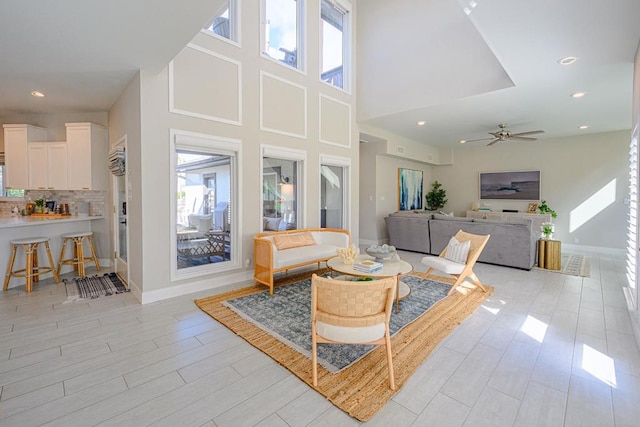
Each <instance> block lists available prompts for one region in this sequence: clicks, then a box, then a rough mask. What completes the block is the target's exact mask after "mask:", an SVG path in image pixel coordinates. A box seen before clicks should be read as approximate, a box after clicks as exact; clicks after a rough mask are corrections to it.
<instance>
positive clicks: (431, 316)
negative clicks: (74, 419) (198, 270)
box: [195, 270, 493, 421]
mask: <svg viewBox="0 0 640 427" xmlns="http://www.w3.org/2000/svg"><path fill="white" fill-rule="evenodd" d="M324 272H326V271H324V270H323V271H318V272H316V273H317V274H322V273H324ZM310 276H311V273H309V272H307V273H302V274H298V275H291V276H289V277H288V278H285V279H282V280H279V281H278V282H277V283H276V286H286V285H288V284H291V283H294V282H297V281H300V280H303V279H305V278H308V277H310ZM430 278H431V279H433V277H430ZM485 287H486V288H487V292H486V293H485V292H482V290H480V289H477V288H475V287H474V286H472V285H469V287H467V288H461V287H458V290H457V291H456V292H454V293H453V294H452V295H450V296H449V297H447V298H445V299H443V300H441V301H440V302H438V303H437V304H435V305H434V306H433V307H431V308H430V309H429V311H427V312H426V313H425V314H424V315H422V316H421V317H419V318H418V319H416V320H415V321H413V322H412V323H410V324H409V325H407V326H405V327H404V328H403V329H402V330H401V331H400V332H398V333H397V334H396V335H394V336H393V337H392V338H391V349H392V352H393V367H394V372H395V380H396V390H391V389H390V388H389V374H388V370H387V360H386V355H385V350H384V347H377V348H376V349H374V350H373V351H372V352H370V353H369V354H367V355H366V356H365V357H363V358H362V359H360V360H358V361H357V362H355V363H354V364H353V365H351V366H349V367H347V368H345V369H343V370H342V371H340V372H338V373H335V374H332V373H330V372H329V371H327V370H326V369H325V368H324V367H322V366H318V386H317V387H313V385H312V378H311V360H310V359H309V358H308V357H306V356H304V355H302V354H301V353H299V352H297V351H295V350H294V349H293V348H291V347H289V346H288V345H286V344H285V343H283V342H281V341H279V340H278V339H276V338H274V337H273V336H271V335H269V334H268V333H267V332H265V331H263V330H262V329H260V328H259V327H257V326H255V325H253V324H252V323H250V322H248V321H246V320H245V319H243V318H242V317H240V316H239V315H238V314H236V313H235V312H234V311H232V310H231V309H229V308H227V307H225V306H224V305H223V302H224V301H226V300H228V299H233V298H239V297H242V296H245V295H250V294H253V293H256V292H263V291H265V287H264V286H260V285H255V286H251V287H247V288H243V289H238V290H235V291H231V292H227V293H224V294H220V295H214V296H211V297H207V298H202V299H199V300H196V301H195V303H196V305H197V306H198V307H199V308H200V309H201V310H203V311H204V312H205V313H207V314H209V315H210V316H211V317H213V318H214V319H216V320H217V321H218V322H220V323H222V324H223V325H225V326H226V327H227V328H229V329H230V330H232V331H233V332H235V333H236V334H237V335H239V336H240V337H242V338H244V339H245V340H246V341H247V342H249V343H250V344H251V345H253V346H254V347H256V348H257V349H259V350H261V351H262V352H264V353H265V354H267V355H268V356H270V357H271V358H273V359H274V360H275V361H276V362H278V363H279V364H280V365H282V366H284V367H285V368H287V369H288V370H289V371H291V373H293V374H294V375H296V376H297V377H298V378H300V379H301V380H303V381H304V382H306V383H307V384H308V385H309V386H310V387H312V388H314V389H315V390H316V391H318V392H319V393H320V394H322V395H323V396H325V397H326V398H327V399H328V400H329V401H331V402H332V403H333V404H334V405H336V406H337V407H338V408H340V409H341V410H343V411H344V412H346V413H347V414H349V415H350V416H352V417H354V418H356V419H357V420H360V421H366V420H369V419H370V418H371V417H373V416H374V415H375V414H376V413H377V412H378V411H379V410H380V409H381V408H382V407H383V406H384V405H385V404H386V403H387V402H388V401H389V400H390V399H391V398H392V397H393V395H394V394H395V393H396V392H397V391H398V390H400V389H401V388H402V386H403V385H404V384H405V383H406V382H407V380H408V379H409V378H410V377H411V375H412V374H413V373H414V372H415V370H416V369H417V368H418V366H420V365H421V364H422V363H423V362H424V361H425V360H426V358H427V357H428V356H429V355H430V354H431V352H432V351H433V350H434V349H435V347H436V346H437V345H438V344H439V343H440V341H442V339H443V338H445V337H446V336H447V335H448V334H449V333H450V332H451V331H452V330H453V329H455V328H456V327H457V326H458V325H459V324H460V323H461V322H462V321H463V320H464V319H465V318H466V317H467V316H469V315H470V314H471V313H473V312H474V311H475V310H476V308H478V307H479V306H480V304H481V303H482V302H483V301H484V300H485V299H486V298H487V297H488V296H489V295H490V294H491V293H492V292H493V288H492V287H490V286H486V285H485ZM409 298H411V296H409ZM309 333H310V332H309Z"/></svg>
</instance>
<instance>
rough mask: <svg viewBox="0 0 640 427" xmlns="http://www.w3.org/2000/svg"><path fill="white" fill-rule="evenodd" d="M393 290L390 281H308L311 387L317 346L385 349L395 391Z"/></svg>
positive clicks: (393, 282) (392, 280) (393, 280)
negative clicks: (391, 330)
mask: <svg viewBox="0 0 640 427" xmlns="http://www.w3.org/2000/svg"><path fill="white" fill-rule="evenodd" d="M395 289H396V278H395V277H390V278H385V279H381V280H374V281H371V282H366V284H362V283H361V282H356V281H346V280H337V279H330V278H324V277H320V276H317V275H315V274H314V275H313V276H312V278H311V360H312V363H313V385H314V386H317V385H318V355H317V346H318V343H326V344H369V345H384V346H385V347H386V350H387V363H388V365H389V387H390V388H391V389H392V390H395V388H396V385H395V379H394V376H393V360H392V357H391V336H390V333H389V319H390V318H391V309H392V306H393V300H394V296H395Z"/></svg>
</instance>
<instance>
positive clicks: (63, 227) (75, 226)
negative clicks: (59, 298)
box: [0, 215, 108, 288]
mask: <svg viewBox="0 0 640 427" xmlns="http://www.w3.org/2000/svg"><path fill="white" fill-rule="evenodd" d="M96 221H98V222H100V221H106V220H105V217H104V216H78V215H70V216H62V217H60V216H53V215H52V216H51V217H47V216H12V215H0V269H1V271H2V277H3V278H4V275H5V274H6V269H7V266H8V264H9V256H10V254H11V243H10V242H11V240H17V239H28V238H32V237H48V238H49V246H50V247H51V253H52V254H53V258H54V261H55V262H56V266H57V262H58V259H59V257H60V248H61V247H62V238H61V236H62V235H63V234H65V233H73V232H79V231H94V230H93V229H92V224H95V223H96ZM100 228H103V227H100ZM96 238H97V240H100V239H108V236H102V235H98V236H97V237H96ZM39 255H41V259H42V260H43V262H44V261H45V260H46V256H45V255H44V253H41V254H39ZM100 255H101V254H98V256H99V257H100ZM102 255H103V256H104V255H106V254H102ZM24 262H25V257H24V253H23V252H22V251H21V250H20V251H18V254H17V256H16V260H15V264H14V270H15V269H18V268H24ZM45 264H46V262H45ZM69 271H72V267H71V266H69V265H65V266H63V269H62V271H61V272H62V273H66V272H69ZM43 277H44V278H47V277H51V273H47V274H44V275H43ZM24 284H25V280H24V278H12V279H11V282H10V283H9V288H14V287H16V286H24ZM37 286H38V285H37V283H35V284H34V287H37Z"/></svg>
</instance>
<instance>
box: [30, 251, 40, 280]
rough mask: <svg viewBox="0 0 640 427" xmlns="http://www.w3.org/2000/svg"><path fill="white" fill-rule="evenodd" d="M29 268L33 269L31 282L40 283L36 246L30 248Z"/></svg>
mask: <svg viewBox="0 0 640 427" xmlns="http://www.w3.org/2000/svg"><path fill="white" fill-rule="evenodd" d="M31 268H32V269H33V280H32V283H33V282H39V281H40V271H39V270H38V244H37V243H36V244H34V245H33V246H32V257H31Z"/></svg>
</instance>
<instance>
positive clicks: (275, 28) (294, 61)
mask: <svg viewBox="0 0 640 427" xmlns="http://www.w3.org/2000/svg"><path fill="white" fill-rule="evenodd" d="M263 1H264V3H263V13H264V17H263V20H262V22H263V31H262V33H263V37H264V40H263V46H264V47H263V54H264V55H266V56H268V57H270V58H273V59H275V60H277V61H280V62H282V63H284V64H287V65H289V66H290V67H293V68H297V69H300V70H301V69H303V61H302V59H303V58H302V55H303V52H302V40H303V36H302V35H303V24H302V23H303V21H304V19H303V16H304V11H303V3H304V2H303V0H297V1H296V0H263Z"/></svg>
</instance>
